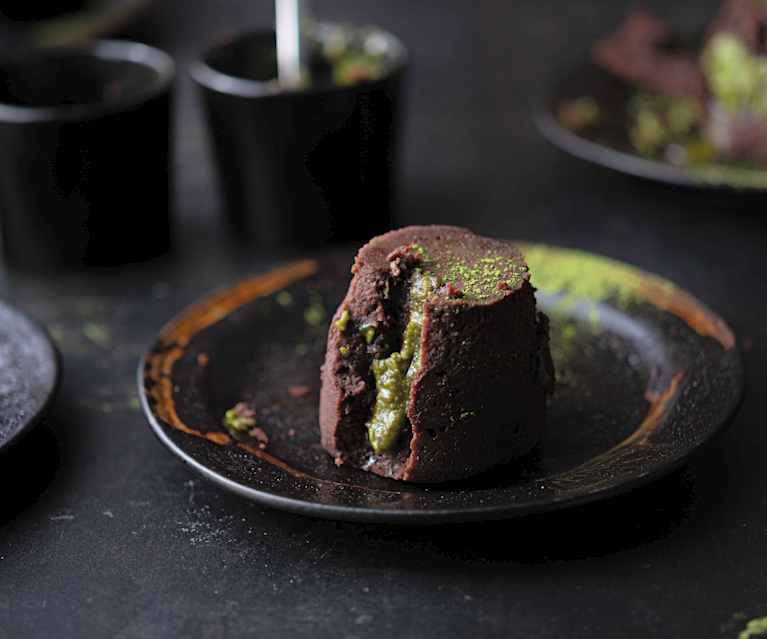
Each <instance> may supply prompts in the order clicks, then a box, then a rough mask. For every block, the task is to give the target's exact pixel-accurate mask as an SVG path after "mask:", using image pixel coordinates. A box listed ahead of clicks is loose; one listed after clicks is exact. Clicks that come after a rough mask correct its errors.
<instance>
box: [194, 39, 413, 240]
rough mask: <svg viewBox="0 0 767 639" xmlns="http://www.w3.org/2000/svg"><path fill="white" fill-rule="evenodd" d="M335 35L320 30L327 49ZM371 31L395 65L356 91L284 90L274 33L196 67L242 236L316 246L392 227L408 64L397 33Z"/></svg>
mask: <svg viewBox="0 0 767 639" xmlns="http://www.w3.org/2000/svg"><path fill="white" fill-rule="evenodd" d="M331 28H338V27H333V25H325V27H320V28H319V29H318V31H317V33H318V38H319V40H320V42H321V41H322V38H323V33H325V32H326V31H327V30H328V29H331ZM323 29H324V30H323ZM364 33H365V37H366V38H372V39H373V40H372V41H373V42H374V44H375V45H376V47H377V48H378V50H379V51H380V52H381V54H382V55H383V56H385V59H386V61H387V63H386V65H385V67H384V68H385V71H384V73H382V74H381V76H380V77H377V78H376V79H374V80H371V81H368V82H361V83H358V84H354V85H351V86H339V85H336V84H333V83H331V82H327V83H325V84H315V85H310V86H308V87H306V88H302V89H298V90H286V89H282V88H281V87H279V86H278V85H277V84H276V82H274V81H273V80H274V78H275V77H276V74H277V63H276V54H275V36H274V32H273V31H263V32H257V33H248V34H244V35H239V36H237V37H235V38H234V39H231V40H228V41H226V42H223V43H221V44H218V45H217V46H214V47H213V48H211V49H210V50H209V51H208V52H207V54H206V55H205V56H204V58H203V59H202V60H201V61H199V62H197V63H196V64H194V65H193V67H192V76H193V78H194V79H195V80H196V81H197V83H198V84H199V85H200V86H201V88H202V96H203V99H204V105H205V109H206V112H207V116H208V123H209V129H210V133H211V136H212V142H213V148H214V151H215V156H216V161H217V166H218V174H219V181H220V185H221V187H222V194H223V197H224V203H225V205H226V211H227V213H228V219H229V222H230V225H231V228H232V229H233V231H234V232H235V234H236V235H237V236H238V237H241V238H243V239H246V240H247V241H249V242H251V243H256V244H257V245H260V246H274V245H297V246H307V245H308V246H311V245H318V244H322V243H324V242H326V241H344V240H349V239H360V238H369V237H371V236H372V235H377V234H378V233H381V232H383V231H386V230H387V229H389V228H390V226H391V216H392V208H393V204H394V196H395V179H396V167H397V161H396V160H397V146H398V137H399V130H400V119H401V113H400V111H401V102H402V89H403V77H404V73H405V68H406V62H407V56H406V52H405V49H404V47H403V46H402V44H401V43H400V42H399V41H398V40H397V39H396V38H395V37H394V36H392V35H391V34H388V33H386V32H384V31H381V30H378V29H374V28H365V31H364Z"/></svg>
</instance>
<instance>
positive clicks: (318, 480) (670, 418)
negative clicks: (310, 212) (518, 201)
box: [138, 244, 743, 523]
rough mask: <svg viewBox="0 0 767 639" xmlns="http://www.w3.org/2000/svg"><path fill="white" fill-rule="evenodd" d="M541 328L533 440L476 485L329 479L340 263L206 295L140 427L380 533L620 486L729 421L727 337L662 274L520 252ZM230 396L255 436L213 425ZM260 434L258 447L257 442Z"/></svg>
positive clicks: (178, 332)
mask: <svg viewBox="0 0 767 639" xmlns="http://www.w3.org/2000/svg"><path fill="white" fill-rule="evenodd" d="M522 249H523V252H524V253H525V255H526V257H527V260H528V262H529V264H530V269H531V272H532V274H533V277H532V281H533V284H534V285H535V286H537V288H538V293H537V297H538V303H539V307H540V308H541V309H542V310H543V311H544V312H546V313H547V314H548V315H549V316H550V318H551V339H552V354H553V356H554V361H555V365H556V367H557V376H558V380H557V388H556V391H555V394H554V397H553V398H552V399H551V400H550V403H549V411H548V419H547V431H546V434H545V435H544V440H543V443H542V445H541V446H540V447H539V448H538V449H536V450H535V451H534V452H533V453H531V454H530V455H528V456H527V457H526V458H525V459H524V460H522V462H521V463H516V464H513V465H509V466H506V467H503V468H499V469H497V470H495V471H493V472H491V473H488V474H485V475H482V476H480V477H476V478H474V479H471V480H465V481H461V482H455V483H448V484H435V485H414V484H407V483H402V482H396V481H392V480H388V479H384V478H381V477H377V476H374V475H371V474H369V473H365V472H362V471H359V470H355V469H353V468H347V467H342V468H339V467H336V466H335V464H334V463H333V460H332V459H331V457H330V456H329V455H328V454H327V453H326V452H325V451H324V450H322V448H321V447H320V442H319V427H318V423H317V419H318V415H317V410H318V392H319V367H320V365H321V363H322V360H323V356H324V351H325V338H326V334H327V324H328V321H329V319H330V314H331V313H332V311H333V309H335V308H336V307H337V305H338V303H339V301H340V300H341V299H342V297H343V295H344V293H345V291H346V287H347V285H348V282H349V267H350V264H351V262H352V259H353V253H352V252H344V253H334V254H329V255H325V256H323V257H322V258H321V259H318V260H304V261H299V262H293V263H290V264H287V265H285V266H282V267H280V268H277V269H275V270H273V271H271V272H269V273H266V274H264V275H259V276H255V277H253V278H251V279H248V280H245V281H243V282H240V283H239V284H236V285H234V286H233V287H231V288H229V289H226V290H222V291H219V292H216V293H213V294H211V295H209V296H208V297H206V298H204V299H202V300H201V301H200V302H198V303H196V304H194V305H193V306H191V307H189V308H188V309H186V310H185V311H183V312H182V313H181V314H180V315H179V316H177V317H176V318H175V319H174V320H172V321H171V322H170V323H169V324H168V325H167V326H166V327H165V328H163V329H162V331H161V332H160V335H159V336H158V338H157V340H156V342H155V343H154V345H153V346H152V347H151V349H150V350H149V352H148V353H147V354H146V356H145V357H144V358H143V359H142V361H141V363H140V366H139V380H138V381H139V392H140V395H141V401H142V405H143V408H144V411H145V413H146V415H147V417H148V419H149V423H150V425H151V427H152V429H153V431H154V432H155V434H156V435H157V436H158V437H159V439H160V441H162V442H163V444H165V445H166V446H167V447H168V448H169V449H170V450H171V451H172V452H173V453H174V454H175V455H177V456H178V457H180V458H181V459H182V460H183V461H185V462H186V463H188V464H189V465H190V466H192V468H193V469H194V470H196V471H197V472H199V473H200V474H202V475H203V476H205V477H207V478H208V479H211V480H213V481H214V482H216V483H218V484H220V485H222V486H224V487H225V488H227V489H229V490H232V491H234V492H236V493H238V494H240V495H242V496H244V497H247V498H249V499H252V500H254V501H256V502H259V503H262V504H264V505H268V506H273V507H276V508H282V509H285V510H289V511H292V512H297V513H302V514H309V515H314V516H319V517H326V518H335V519H347V520H358V521H380V522H391V523H437V522H445V521H470V520H483V519H498V518H505V517H512V516H517V515H524V514H530V513H535V512H542V511H547V510H552V509H556V508H561V507H564V506H570V505H574V504H579V503H584V502H588V501H593V500H596V499H601V498H604V497H608V496H610V495H614V494H616V493H620V492H623V491H626V490H628V489H630V488H633V487H635V486H637V485H639V484H642V483H644V482H647V481H649V480H651V479H653V478H656V477H658V476H660V475H662V474H664V473H667V472H668V471H670V470H671V469H673V468H675V467H676V466H678V465H679V464H680V463H681V462H682V461H683V460H684V459H685V458H686V457H687V456H688V455H689V454H690V453H692V452H693V451H694V450H696V449H697V448H698V447H699V446H700V445H702V444H703V443H704V442H706V441H707V440H709V439H710V438H711V437H712V436H713V435H714V434H715V433H716V432H717V431H719V430H720V429H721V428H722V427H723V426H725V425H726V424H727V423H728V422H729V420H730V418H731V417H732V416H733V415H734V413H735V411H736V409H737V407H738V405H739V402H740V398H741V395H742V391H743V368H742V362H741V357H740V353H739V350H738V348H737V345H736V343H735V338H734V336H733V334H732V332H731V331H730V329H729V328H728V327H727V325H726V324H725V323H724V322H723V321H722V320H721V319H720V318H719V317H717V316H716V315H715V314H713V313H712V312H711V311H709V310H708V309H707V308H705V306H703V305H702V304H701V303H700V302H698V301H697V300H696V299H695V298H694V297H692V296H691V295H690V294H688V293H686V292H685V291H683V290H681V289H679V288H677V287H676V286H674V285H673V284H672V283H670V282H667V281H665V280H663V279H661V278H659V277H656V276H654V275H650V274H648V273H645V272H642V271H640V270H638V269H636V268H633V267H630V266H628V265H625V264H622V263H620V262H616V261H613V260H608V259H606V258H601V257H597V256H594V255H590V254H587V253H582V252H578V251H572V250H566V249H560V248H555V247H551V246H544V245H530V244H528V245H522ZM240 401H246V402H249V403H251V404H252V405H253V407H254V408H255V410H256V421H257V424H258V426H259V428H260V429H261V430H262V431H263V433H260V435H261V437H259V439H255V438H254V439H241V440H235V439H234V438H233V437H232V435H231V434H229V433H228V432H227V431H226V429H225V428H224V427H223V426H222V425H221V424H222V418H223V415H224V413H225V412H226V411H227V410H228V409H229V408H231V407H232V406H234V405H235V404H237V403H238V402H240ZM263 435H265V436H266V437H267V438H268V443H266V444H265V443H264V437H263Z"/></svg>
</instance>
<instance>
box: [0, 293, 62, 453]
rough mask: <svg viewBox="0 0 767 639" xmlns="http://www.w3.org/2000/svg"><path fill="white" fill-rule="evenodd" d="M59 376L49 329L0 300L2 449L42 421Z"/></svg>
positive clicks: (56, 357) (0, 446)
mask: <svg viewBox="0 0 767 639" xmlns="http://www.w3.org/2000/svg"><path fill="white" fill-rule="evenodd" d="M58 379H59V362H58V355H57V353H56V349H55V348H54V346H53V344H52V343H51V341H50V339H49V338H48V335H47V334H46V332H45V331H44V330H43V329H42V328H40V327H39V326H38V325H37V324H36V323H35V322H33V321H32V320H30V319H29V318H28V317H27V316H26V315H23V314H22V313H21V312H20V311H18V310H16V309H15V308H13V307H11V306H9V305H7V304H5V303H3V302H0V450H2V449H3V448H5V447H6V446H9V445H10V444H11V443H12V442H14V441H16V440H17V439H19V438H20V437H21V436H22V435H23V434H24V433H26V432H28V431H29V430H30V429H32V428H33V427H34V426H35V425H36V424H37V423H38V422H39V421H40V418H41V417H42V415H43V413H44V412H45V410H46V408H47V407H48V405H49V403H50V401H51V399H52V397H53V395H54V393H55V391H56V387H57V385H58Z"/></svg>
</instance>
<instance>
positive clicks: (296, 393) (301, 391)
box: [288, 385, 311, 398]
mask: <svg viewBox="0 0 767 639" xmlns="http://www.w3.org/2000/svg"><path fill="white" fill-rule="evenodd" d="M310 392H311V389H310V388H309V387H308V386H302V385H297V386H290V387H289V388H288V393H289V394H290V396H291V397H295V398H299V397H306V396H307V395H308V394H309V393H310Z"/></svg>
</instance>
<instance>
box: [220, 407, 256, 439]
mask: <svg viewBox="0 0 767 639" xmlns="http://www.w3.org/2000/svg"><path fill="white" fill-rule="evenodd" d="M223 421H224V426H226V428H227V429H229V430H232V431H235V432H238V433H243V432H247V431H249V430H250V429H251V428H253V427H254V426H255V425H256V411H254V410H253V409H252V408H250V407H248V405H247V404H245V403H244V402H240V403H238V404H237V405H236V406H235V407H234V408H230V409H229V410H228V411H226V413H224V420H223Z"/></svg>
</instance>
